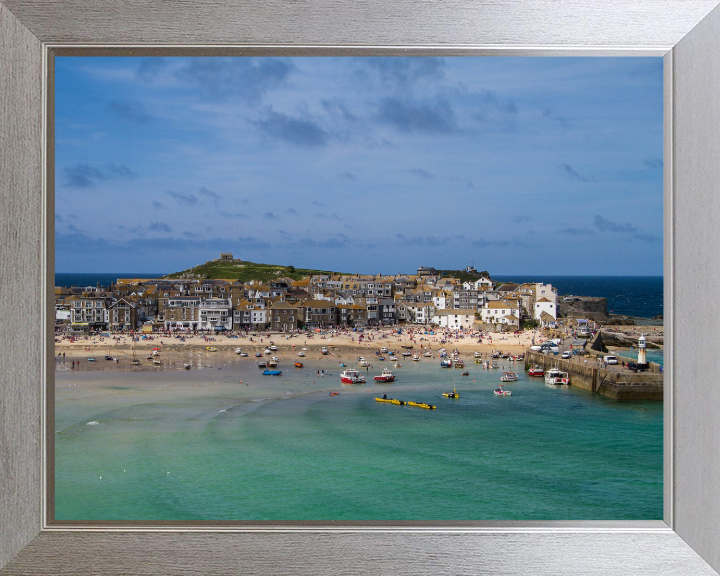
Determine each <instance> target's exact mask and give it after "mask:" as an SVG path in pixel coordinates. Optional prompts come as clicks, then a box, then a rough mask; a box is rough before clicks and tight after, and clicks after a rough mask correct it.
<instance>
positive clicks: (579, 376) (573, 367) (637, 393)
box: [525, 350, 663, 400]
mask: <svg viewBox="0 0 720 576" xmlns="http://www.w3.org/2000/svg"><path fill="white" fill-rule="evenodd" d="M534 364H537V365H538V366H542V367H543V369H544V370H549V369H550V368H555V367H557V368H559V369H560V370H562V371H563V372H567V373H568V376H569V377H570V385H571V386H575V387H576V388H581V389H582V390H587V391H588V392H591V393H593V394H600V395H601V396H605V397H607V398H612V399H614V400H662V399H663V375H662V373H660V372H659V371H657V372H654V371H647V372H630V371H629V370H623V369H622V368H618V367H616V366H610V367H608V368H602V367H601V366H598V365H597V364H596V363H595V360H594V359H592V360H590V359H588V363H587V364H585V363H584V359H583V360H578V359H572V360H563V359H561V358H559V357H557V356H551V355H548V354H542V353H540V352H535V351H532V350H528V351H527V352H526V353H525V370H528V369H529V368H530V367H531V366H533V365H534Z"/></svg>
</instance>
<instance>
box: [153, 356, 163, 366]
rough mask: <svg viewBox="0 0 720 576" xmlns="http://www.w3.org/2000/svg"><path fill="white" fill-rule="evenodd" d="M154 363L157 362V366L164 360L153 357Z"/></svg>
mask: <svg viewBox="0 0 720 576" xmlns="http://www.w3.org/2000/svg"><path fill="white" fill-rule="evenodd" d="M153 364H155V366H159V365H160V364H162V360H160V358H153Z"/></svg>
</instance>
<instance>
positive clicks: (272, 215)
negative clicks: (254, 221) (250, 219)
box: [262, 212, 278, 220]
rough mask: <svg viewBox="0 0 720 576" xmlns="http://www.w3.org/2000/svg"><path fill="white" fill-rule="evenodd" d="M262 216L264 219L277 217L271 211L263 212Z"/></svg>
mask: <svg viewBox="0 0 720 576" xmlns="http://www.w3.org/2000/svg"><path fill="white" fill-rule="evenodd" d="M262 217H263V218H265V220H278V217H277V216H275V214H273V213H272V212H265V214H263V215H262Z"/></svg>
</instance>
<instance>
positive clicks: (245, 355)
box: [240, 352, 248, 358]
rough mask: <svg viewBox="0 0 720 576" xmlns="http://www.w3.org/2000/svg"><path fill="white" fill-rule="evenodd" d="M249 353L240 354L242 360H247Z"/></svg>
mask: <svg viewBox="0 0 720 576" xmlns="http://www.w3.org/2000/svg"><path fill="white" fill-rule="evenodd" d="M247 357H248V353H247V352H240V358H247Z"/></svg>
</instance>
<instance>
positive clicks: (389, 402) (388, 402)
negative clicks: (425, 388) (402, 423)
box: [375, 396, 407, 406]
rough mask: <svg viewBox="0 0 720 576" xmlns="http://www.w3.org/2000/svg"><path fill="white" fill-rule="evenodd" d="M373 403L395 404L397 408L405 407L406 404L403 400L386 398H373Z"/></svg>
mask: <svg viewBox="0 0 720 576" xmlns="http://www.w3.org/2000/svg"><path fill="white" fill-rule="evenodd" d="M375 402H385V403H387V404H397V405H398V406H405V404H407V402H405V400H398V399H396V398H388V397H387V396H384V397H382V398H375Z"/></svg>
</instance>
